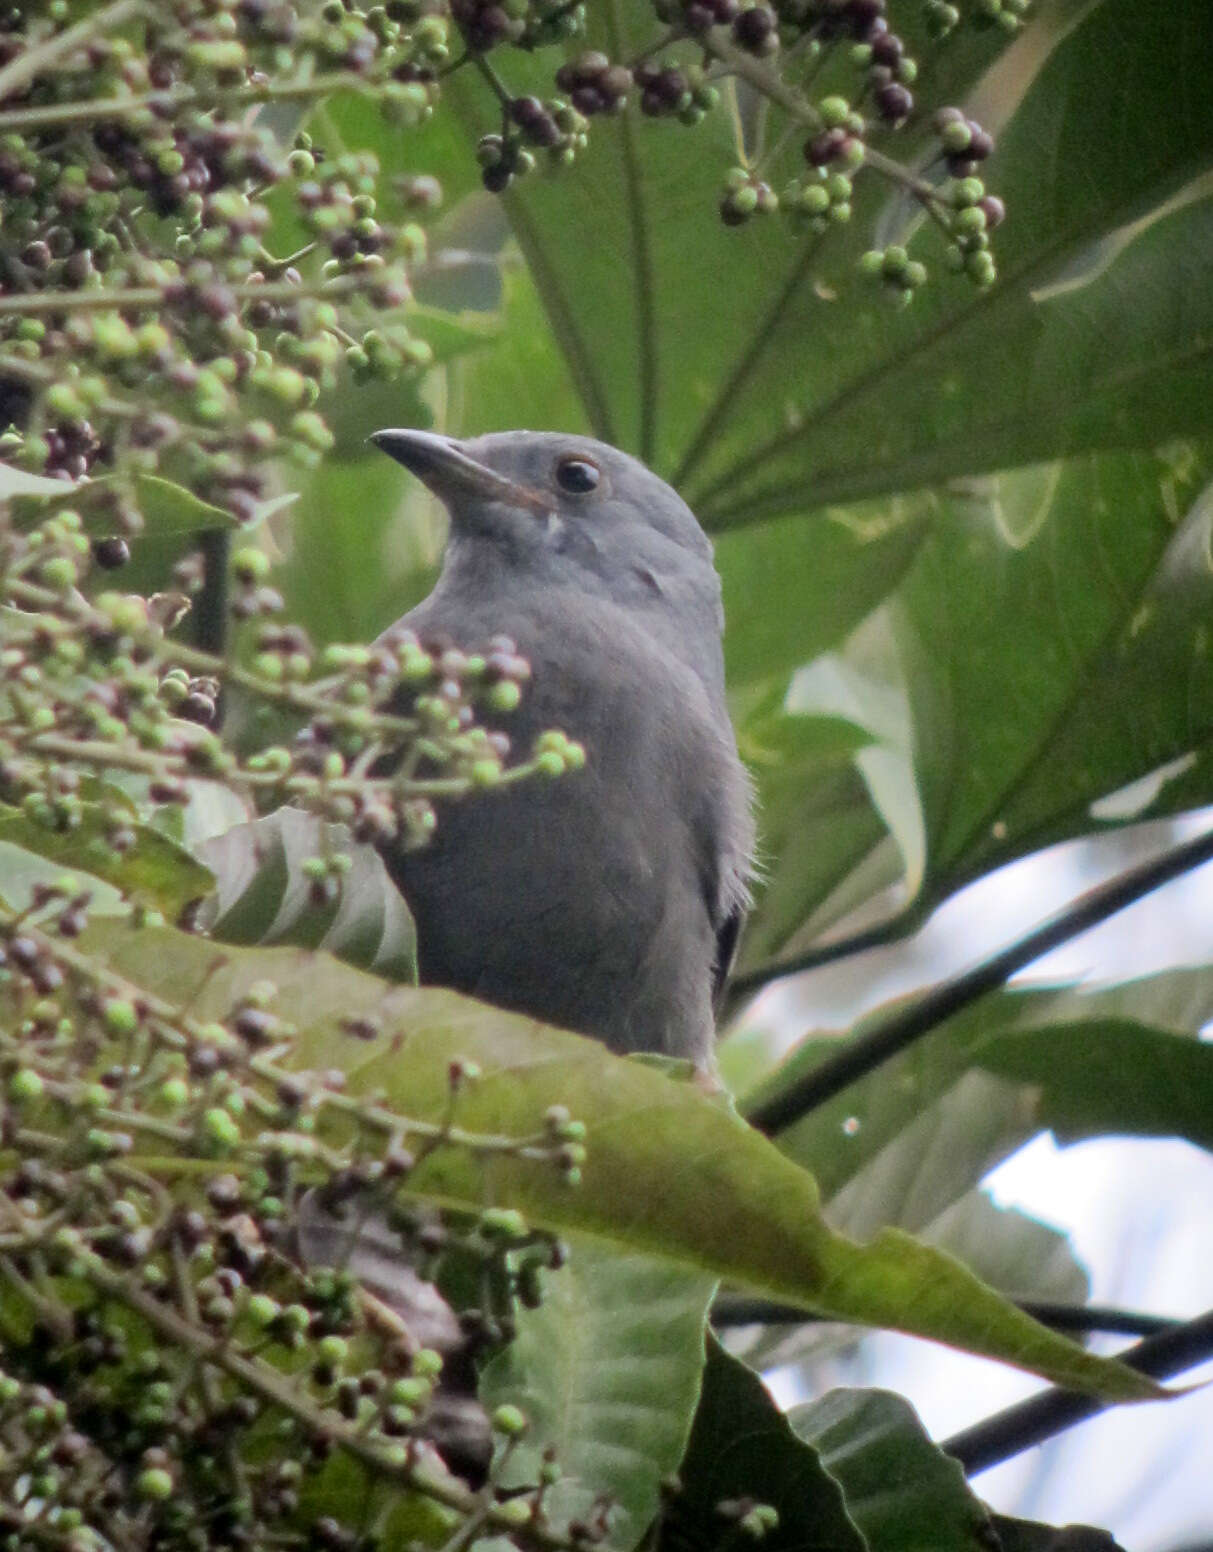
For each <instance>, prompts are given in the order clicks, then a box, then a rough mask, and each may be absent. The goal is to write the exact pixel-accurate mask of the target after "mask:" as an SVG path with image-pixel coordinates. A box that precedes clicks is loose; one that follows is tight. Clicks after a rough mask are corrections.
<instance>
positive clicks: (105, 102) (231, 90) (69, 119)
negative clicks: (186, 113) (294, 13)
mask: <svg viewBox="0 0 1213 1552" xmlns="http://www.w3.org/2000/svg"><path fill="white" fill-rule="evenodd" d="M16 63H17V61H16V60H14V64H16ZM345 86H349V87H354V88H355V89H358V90H361V91H364V92H365V91H367V90H370V89H373V88H372V87H371V86H370V83H368V82H367V81H366V79H365V78H364V77H363V76H360V75H358V74H357V73H356V72H355V71H353V70H330V71H327V72H325V73H324V74H323V75H315V76H312V77H310V79H308V80H304V81H262V82H257V83H251V84H249V85H248V86H231V87H223V88H221V89H216V90H213V91H209V92H204V91H202V90H201V89H200V88H198V87H196V86H170V87H166V88H165V90H163V91H157V92H141V93H132V94H131V95H130V96H129V97H92V98H86V99H85V100H83V101H80V102H55V103H46V104H40V105H38V106H36V107H30V108H10V109H9V110H8V112H6V113H0V134H5V133H7V132H8V131H10V130H17V131H26V130H31V129H53V128H55V127H56V126H58V125H61V124H88V123H92V122H95V121H96V120H98V119H125V118H131V117H133V116H135V115H137V114H140V113H145V112H147V111H149V110H151V111H154V112H171V111H173V110H175V109H177V108H188V107H191V106H195V105H196V106H198V107H203V108H207V109H210V108H238V107H244V106H246V105H248V104H251V103H258V102H292V101H298V100H300V99H302V100H304V101H306V100H307V98H309V97H323V96H325V95H326V94H327V93H329V92H331V91H335V90H337V89H338V88H339V87H345Z"/></svg>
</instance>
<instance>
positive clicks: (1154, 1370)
mask: <svg viewBox="0 0 1213 1552" xmlns="http://www.w3.org/2000/svg"><path fill="white" fill-rule="evenodd" d="M1211 1354H1213V1310H1209V1311H1207V1312H1206V1313H1205V1314H1203V1315H1198V1316H1197V1317H1196V1319H1195V1320H1189V1321H1186V1322H1184V1323H1183V1324H1182V1325H1177V1326H1174V1327H1173V1328H1172V1329H1171V1330H1169V1331H1164V1332H1162V1333H1161V1334H1160V1335H1158V1336H1150V1337H1147V1338H1146V1339H1145V1341H1144V1342H1138V1343H1136V1344H1135V1345H1134V1346H1133V1347H1130V1348H1128V1349H1127V1350H1126V1351H1125V1352H1121V1353H1117V1355H1116V1356H1117V1358H1118V1359H1119V1361H1120V1362H1121V1363H1126V1364H1128V1366H1129V1367H1130V1368H1131V1369H1136V1370H1137V1371H1138V1372H1139V1373H1140V1374H1149V1375H1152V1376H1153V1377H1154V1378H1155V1379H1166V1378H1167V1376H1168V1375H1171V1374H1178V1373H1180V1372H1181V1371H1182V1370H1184V1369H1190V1368H1192V1367H1193V1366H1194V1365H1195V1364H1198V1363H1200V1362H1201V1361H1202V1360H1203V1359H1205V1358H1208V1357H1209V1356H1210V1355H1211ZM1108 1405H1109V1403H1108V1402H1105V1401H1099V1400H1097V1399H1095V1398H1094V1397H1092V1396H1080V1395H1078V1394H1076V1393H1075V1392H1074V1391H1072V1390H1046V1391H1044V1392H1043V1393H1042V1394H1041V1395H1039V1396H1031V1397H1029V1398H1028V1400H1027V1401H1021V1402H1020V1403H1019V1404H1018V1405H1017V1406H1013V1407H1008V1408H1007V1409H1006V1411H1005V1412H998V1413H995V1415H994V1416H993V1417H987V1418H986V1419H985V1421H984V1422H980V1423H975V1424H974V1425H973V1426H972V1428H965V1429H963V1430H962V1431H961V1432H960V1433H956V1434H953V1435H952V1437H951V1438H950V1439H946V1440H945V1441H944V1442H943V1444H942V1445H941V1448H942V1449H943V1450H945V1451H946V1452H947V1454H949V1455H952V1456H954V1457H955V1458H956V1459H957V1460H958V1461H959V1462H960V1464H961V1465H962V1466H963V1467H964V1469H965V1471H966V1472H967V1473H968V1474H969V1475H970V1476H973V1475H975V1474H976V1473H977V1472H979V1471H987V1470H988V1469H989V1468H990V1467H991V1466H996V1465H997V1464H998V1463H999V1461H1003V1460H1009V1459H1010V1458H1011V1457H1012V1456H1013V1455H1018V1454H1020V1453H1021V1452H1022V1451H1023V1450H1027V1449H1031V1447H1032V1446H1033V1445H1034V1444H1040V1443H1042V1442H1043V1441H1044V1440H1045V1439H1050V1438H1052V1437H1053V1435H1054V1434H1058V1433H1062V1432H1063V1431H1064V1430H1065V1429H1067V1428H1071V1427H1073V1425H1074V1424H1075V1423H1079V1422H1082V1421H1083V1420H1084V1419H1085V1418H1088V1417H1094V1416H1095V1415H1096V1414H1097V1413H1099V1412H1102V1411H1104V1410H1105V1409H1106V1407H1107V1406H1108Z"/></svg>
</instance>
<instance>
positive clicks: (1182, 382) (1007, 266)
mask: <svg viewBox="0 0 1213 1552" xmlns="http://www.w3.org/2000/svg"><path fill="white" fill-rule="evenodd" d="M1207 20H1208V18H1207V15H1206V12H1205V7H1204V4H1203V0H1179V3H1176V4H1173V5H1169V6H1167V7H1166V9H1165V11H1163V12H1156V11H1155V10H1153V9H1152V8H1144V9H1143V8H1142V7H1141V6H1140V5H1138V4H1137V3H1136V0H1102V3H1096V4H1095V5H1093V6H1090V7H1089V8H1088V9H1087V11H1086V14H1085V15H1084V16H1083V17H1082V19H1081V21H1080V22H1079V23H1078V25H1077V26H1075V27H1074V28H1073V30H1072V31H1071V32H1070V33H1069V35H1068V36H1066V37H1065V38H1064V39H1062V41H1061V42H1060V44H1059V45H1058V46H1057V48H1056V49H1055V50H1054V51H1053V52H1052V53H1051V54H1050V55H1049V56H1048V57H1047V58H1046V60H1045V62H1044V64H1043V67H1042V68H1040V70H1039V74H1038V75H1037V76H1036V79H1035V80H1034V81H1032V83H1031V86H1030V88H1029V89H1028V91H1027V93H1026V96H1025V97H1024V99H1023V101H1022V103H1021V104H1020V105H1019V107H1018V109H1017V110H1016V111H1015V112H1014V113H1013V114H1012V116H1011V118H1010V122H1009V123H1008V124H1007V125H1006V126H1005V128H1004V129H1003V130H1002V133H1001V135H1000V137H999V145H998V150H997V153H996V155H995V157H994V158H993V159H992V161H991V163H990V164H989V165H990V173H991V177H992V180H993V182H994V184H995V186H996V187H997V188H998V190H999V192H1000V193H1001V194H1002V195H1003V196H1004V197H1005V199H1006V201H1007V207H1008V210H1009V212H1010V215H1009V217H1008V220H1007V224H1006V226H1005V227H1004V228H1002V229H1000V231H999V232H998V234H997V237H996V240H995V246H996V249H997V252H998V255H999V264H1000V268H1001V271H1002V275H1003V279H1002V280H1001V282H1000V283H999V284H997V285H996V286H994V287H993V288H992V289H991V290H990V291H989V292H987V293H984V294H981V295H979V296H973V295H972V293H968V294H966V291H965V288H964V287H963V286H962V285H960V284H959V283H957V282H954V281H950V280H949V279H947V278H946V277H941V278H940V280H939V282H938V284H936V283H935V282H934V281H933V282H932V284H930V285H929V286H927V287H926V288H924V293H923V295H922V296H921V297H919V298H918V299H916V301H915V304H914V306H913V307H911V308H909V309H907V310H906V311H905V312H904V313H901V314H898V315H896V316H895V317H888V316H887V315H886V316H883V317H882V316H880V313H879V308H880V303H881V299H880V298H879V297H876V298H873V299H872V300H871V301H870V302H866V303H865V300H864V298H863V297H862V295H854V294H853V292H854V290H855V287H854V283H853V281H852V280H851V278H850V276H849V274H848V270H847V266H848V265H849V263H850V260H851V257H852V254H851V252H849V251H848V244H843V245H842V247H840V248H839V249H837V250H835V254H834V255H833V256H831V258H830V259H829V262H828V263H823V264H822V265H820V266H813V267H812V271H811V274H810V275H809V276H807V277H806V279H805V282H804V283H802V285H801V286H800V287H799V288H798V289H797V290H796V292H795V293H794V295H793V296H792V297H790V298H788V299H787V300H785V301H784V302H783V306H782V309H781V312H780V315H779V320H778V325H779V326H778V327H777V328H774V329H772V331H771V337H770V341H769V343H768V346H767V349H766V350H765V352H764V354H763V357H762V361H761V365H760V368H759V369H758V370H756V371H755V372H754V373H753V374H752V376H751V377H750V379H749V381H748V383H747V385H746V387H745V388H743V389H742V390H741V391H740V392H738V393H735V394H734V395H733V397H732V399H731V401H730V403H729V406H728V413H727V416H726V417H725V418H724V421H723V422H722V424H721V426H720V428H719V429H718V432H717V434H716V435H715V436H714V437H713V439H712V441H711V443H710V446H708V447H705V449H704V454H705V456H704V458H703V460H702V463H701V464H700V466H699V468H697V469H696V471H695V475H694V479H693V480H692V481H691V483H690V485H689V487H688V488H689V490H690V493H691V495H692V496H693V497H698V498H700V499H701V504H702V506H703V510H704V514H705V516H707V517H708V518H709V519H710V520H712V521H714V522H716V523H719V524H721V525H726V524H730V523H736V522H739V521H746V520H751V519H752V518H754V517H756V516H761V515H764V514H770V513H774V512H780V511H792V510H800V509H802V508H803V506H804V504H805V493H806V489H808V490H810V491H811V492H812V494H813V497H814V498H815V499H818V500H837V499H842V498H847V497H854V496H858V495H865V494H871V493H874V492H876V491H880V490H893V489H904V488H905V487H907V486H908V485H911V484H925V483H928V482H932V481H937V480H939V479H940V478H941V477H945V476H949V475H956V474H961V473H966V472H972V471H975V470H983V469H992V468H1000V467H1006V466H1009V465H1012V464H1022V463H1031V462H1035V461H1038V460H1040V459H1042V458H1047V457H1052V456H1056V455H1058V454H1062V453H1073V452H1076V451H1079V450H1081V449H1086V448H1101V447H1104V448H1106V447H1125V446H1150V445H1151V444H1153V443H1156V442H1158V441H1160V440H1162V439H1163V438H1165V437H1167V436H1169V435H1174V434H1176V433H1182V432H1189V431H1193V430H1195V429H1197V428H1200V427H1204V428H1207V427H1208V426H1209V425H1210V414H1211V406H1213V392H1211V391H1210V390H1211V387H1213V353H1211V344H1213V336H1211V333H1210V330H1211V327H1213V274H1211V273H1210V270H1209V266H1208V265H1207V264H1206V263H1204V262H1203V258H1202V255H1203V254H1204V253H1206V252H1207V251H1208V246H1209V242H1210V240H1211V239H1210V234H1211V233H1213V199H1211V198H1210V192H1211V191H1210V189H1209V187H1207V186H1206V185H1205V184H1203V183H1199V182H1194V180H1198V179H1199V178H1200V177H1201V175H1203V174H1204V173H1205V172H1207V170H1208V168H1209V167H1210V164H1211V162H1213V125H1211V124H1210V118H1209V115H1208V114H1207V113H1206V112H1205V111H1204V108H1203V106H1202V102H1201V94H1200V91H1199V89H1198V88H1197V86H1196V82H1197V81H1199V80H1201V79H1203V77H1204V76H1205V75H1206V74H1207V73H1208V71H1209V69H1210V68H1211V66H1213V35H1211V34H1210V32H1209V29H1208V26H1207ZM1030 25H1044V26H1047V25H1048V23H1047V20H1046V21H1045V22H1044V23H1036V24H1030ZM1027 41H1028V40H1025V42H1027ZM1026 53H1027V50H1026V49H1025V55H1026ZM1023 62H1024V64H1025V66H1027V68H1029V69H1030V68H1031V66H1030V65H1029V64H1028V61H1027V59H1026V58H1024V61H1023ZM1110 80H1115V81H1116V83H1117V85H1116V90H1115V91H1109V90H1108V82H1109V81H1110ZM864 183H866V184H867V192H866V194H865V195H863V196H861V197H860V198H858V199H857V200H856V201H855V220H854V221H853V222H852V228H853V229H855V239H856V242H855V243H854V244H850V245H849V246H851V248H852V249H853V247H854V246H855V245H857V244H860V243H864V244H866V242H867V240H868V238H867V237H866V236H865V235H864V228H865V227H866V226H867V224H868V221H869V219H870V218H871V217H873V216H879V213H880V211H881V208H882V207H884V211H885V225H886V227H887V228H888V229H889V230H890V234H891V235H893V236H900V235H901V232H900V231H899V230H898V227H899V222H898V220H897V219H896V217H893V218H890V216H889V214H888V207H889V205H890V196H889V195H888V194H887V193H885V192H884V191H883V190H882V189H881V187H880V186H879V185H878V184H877V183H876V182H875V180H874V179H872V178H871V177H870V175H865V178H864V179H863V180H861V185H860V187H862V185H863V184H864ZM1193 184H1194V186H1193V187H1190V188H1189V190H1188V193H1187V195H1185V196H1184V197H1182V198H1180V199H1176V198H1175V196H1176V194H1177V192H1178V191H1180V190H1181V189H1183V188H1184V186H1185V185H1193ZM873 196H875V202H874V200H873ZM902 210H903V211H904V216H903V218H902V222H901V223H900V224H902V225H904V224H905V223H906V222H909V223H910V227H911V230H912V229H913V228H914V227H915V226H918V225H921V223H922V218H921V216H920V215H913V214H912V213H911V211H910V209H909V207H905V206H902ZM848 230H849V231H850V230H851V229H848ZM885 240H888V238H886V239H885ZM830 246H832V243H831V245H830ZM915 251H917V247H915ZM923 251H924V254H927V253H928V252H929V242H928V243H924V245H923ZM823 282H824V284H825V286H826V287H828V288H829V289H830V290H831V291H835V292H839V293H841V295H842V302H841V303H840V304H837V305H836V304H833V303H829V304H823V302H822V300H821V299H820V295H819V292H820V290H821V289H822V283H823ZM772 290H773V288H772ZM776 383H778V384H779V385H780V403H781V404H782V403H784V402H789V403H790V405H791V406H792V407H793V409H794V411H795V415H796V418H795V420H793V423H792V424H791V426H790V427H787V426H778V425H772V424H771V419H772V417H771V406H770V390H771V387H772V385H773V384H776Z"/></svg>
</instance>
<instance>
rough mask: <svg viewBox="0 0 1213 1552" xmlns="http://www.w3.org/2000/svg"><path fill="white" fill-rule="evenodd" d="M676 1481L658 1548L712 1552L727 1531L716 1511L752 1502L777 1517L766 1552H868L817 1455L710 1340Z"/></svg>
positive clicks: (753, 1377)
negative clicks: (679, 1487)
mask: <svg viewBox="0 0 1213 1552" xmlns="http://www.w3.org/2000/svg"><path fill="white" fill-rule="evenodd" d="M681 1479H682V1482H683V1492H682V1493H680V1494H679V1495H678V1496H677V1497H676V1498H675V1499H674V1501H673V1503H672V1504H671V1506H670V1509H669V1531H668V1533H667V1537H666V1538H664V1539H663V1541H662V1542H661V1543H660V1545H662V1546H663V1547H664V1546H668V1547H670V1548H684V1547H685V1548H689V1552H710V1549H712V1548H715V1547H717V1546H719V1545H720V1542H721V1540H722V1539H723V1536H724V1535H725V1534H726V1532H727V1527H728V1521H727V1520H726V1519H724V1517H723V1516H722V1514H721V1512H720V1509H719V1507H718V1506H719V1505H721V1504H722V1503H723V1504H725V1505H729V1504H737V1503H738V1502H739V1501H744V1500H751V1501H754V1500H756V1501H757V1502H759V1503H764V1504H769V1505H770V1506H771V1507H772V1508H773V1509H774V1510H775V1511H776V1513H777V1514H778V1515H779V1523H778V1524H777V1525H775V1526H773V1527H772V1528H771V1529H770V1530H769V1531H768V1532H767V1534H766V1536H765V1537H764V1538H763V1540H762V1546H763V1547H764V1548H766V1549H767V1552H868V1543H867V1542H866V1541H865V1540H864V1538H863V1536H862V1535H861V1534H860V1532H859V1529H858V1527H857V1526H856V1525H855V1523H854V1522H853V1520H852V1519H851V1517H850V1516H849V1515H848V1513H847V1507H846V1503H845V1501H844V1499H843V1495H842V1491H841V1489H840V1487H839V1485H838V1482H837V1481H836V1480H835V1478H834V1477H833V1476H832V1475H831V1474H830V1473H829V1472H828V1471H827V1470H826V1469H825V1468H824V1466H823V1465H822V1463H821V1460H820V1459H819V1457H818V1455H817V1452H816V1451H815V1450H814V1449H813V1448H812V1447H811V1446H810V1445H808V1444H806V1443H805V1442H804V1441H803V1440H802V1439H799V1438H797V1436H796V1434H795V1433H793V1431H792V1428H791V1426H790V1425H789V1423H788V1420H787V1418H786V1417H784V1415H783V1414H782V1413H781V1412H780V1410H779V1408H778V1407H777V1406H776V1405H775V1403H774V1402H773V1401H772V1400H771V1397H770V1395H769V1394H768V1392H767V1390H766V1388H765V1386H764V1385H763V1383H762V1381H761V1380H760V1379H759V1378H758V1376H757V1374H755V1373H754V1371H753V1370H752V1369H749V1368H747V1367H746V1365H745V1364H744V1363H742V1362H741V1361H740V1360H739V1359H737V1358H733V1357H731V1356H730V1355H729V1354H728V1353H726V1352H725V1351H724V1349H723V1348H722V1347H721V1346H720V1345H719V1344H718V1343H717V1342H715V1341H710V1342H709V1343H708V1361H707V1366H706V1368H705V1369H704V1375H703V1393H702V1395H701V1396H700V1398H699V1409H698V1411H697V1412H696V1414H695V1426H694V1429H693V1430H692V1433H691V1440H690V1443H689V1445H688V1446H687V1453H686V1459H685V1460H684V1461H683V1464H682V1472H681Z"/></svg>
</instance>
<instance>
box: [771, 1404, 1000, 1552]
mask: <svg viewBox="0 0 1213 1552" xmlns="http://www.w3.org/2000/svg"><path fill="white" fill-rule="evenodd" d="M788 1420H789V1422H790V1423H791V1425H792V1428H793V1430H794V1432H795V1433H796V1435H797V1437H798V1438H801V1439H804V1440H806V1441H807V1442H808V1443H809V1444H811V1445H812V1446H813V1448H814V1449H815V1450H816V1451H817V1452H818V1453H819V1455H820V1457H821V1462H822V1465H824V1466H825V1468H826V1470H827V1471H828V1472H829V1473H830V1475H831V1476H833V1477H835V1478H837V1480H838V1482H839V1483H840V1484H841V1486H842V1490H843V1494H844V1496H845V1498H846V1504H847V1512H848V1513H849V1514H850V1516H851V1518H852V1519H853V1520H854V1521H855V1523H856V1524H857V1525H858V1526H859V1528H860V1530H862V1532H863V1535H864V1539H865V1540H866V1542H867V1544H868V1546H869V1547H870V1548H871V1552H983V1549H985V1548H988V1547H989V1545H990V1542H991V1539H992V1538H991V1527H990V1517H989V1513H988V1512H987V1510H986V1509H985V1507H984V1505H982V1504H981V1503H980V1502H979V1501H978V1500H977V1499H976V1498H975V1497H974V1496H973V1494H972V1493H971V1492H970V1490H969V1488H968V1485H967V1484H966V1482H965V1477H964V1472H963V1471H962V1470H961V1468H960V1466H959V1464H958V1463H957V1462H956V1461H954V1460H952V1459H951V1458H950V1457H949V1456H947V1455H945V1454H944V1453H943V1451H942V1450H941V1449H939V1448H938V1447H937V1446H936V1445H935V1444H933V1443H932V1442H931V1439H930V1436H929V1435H928V1434H927V1431H926V1429H925V1428H924V1427H923V1426H922V1424H921V1423H920V1422H919V1420H918V1417H917V1415H916V1413H915V1411H914V1408H913V1407H912V1406H911V1405H910V1404H909V1402H908V1401H906V1400H904V1399H903V1398H902V1397H901V1396H898V1395H894V1393H893V1392H892V1391H888V1390H831V1391H829V1392H828V1393H827V1394H826V1395H824V1396H822V1397H821V1398H820V1399H819V1400H817V1401H812V1402H809V1404H808V1405H807V1406H799V1407H795V1408H793V1410H792V1411H791V1413H790V1414H789V1418H788Z"/></svg>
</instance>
